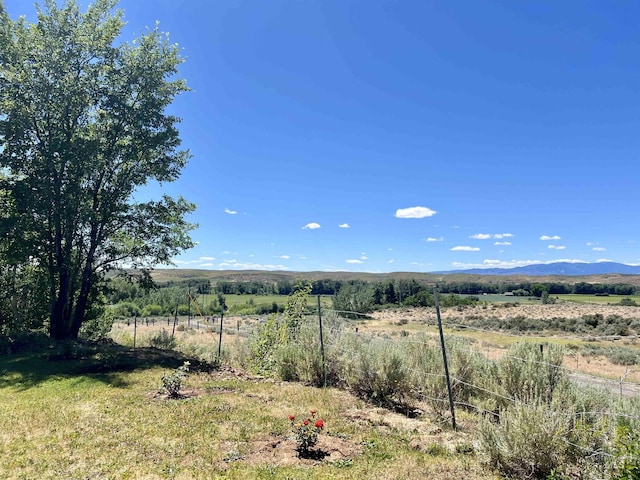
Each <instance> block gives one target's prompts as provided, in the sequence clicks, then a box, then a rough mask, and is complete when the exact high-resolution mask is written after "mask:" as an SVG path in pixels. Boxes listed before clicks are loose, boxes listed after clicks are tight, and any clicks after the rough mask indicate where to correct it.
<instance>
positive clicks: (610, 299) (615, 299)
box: [551, 294, 640, 305]
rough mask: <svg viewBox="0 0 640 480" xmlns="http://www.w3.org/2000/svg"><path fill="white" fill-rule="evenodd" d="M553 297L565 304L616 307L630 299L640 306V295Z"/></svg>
mask: <svg viewBox="0 0 640 480" xmlns="http://www.w3.org/2000/svg"><path fill="white" fill-rule="evenodd" d="M551 297H557V298H558V300H562V301H565V302H575V303H597V304H599V305H616V304H618V303H620V300H622V299H623V298H630V299H631V300H633V301H634V302H636V303H637V304H638V305H640V295H607V296H600V295H580V294H564V295H551Z"/></svg>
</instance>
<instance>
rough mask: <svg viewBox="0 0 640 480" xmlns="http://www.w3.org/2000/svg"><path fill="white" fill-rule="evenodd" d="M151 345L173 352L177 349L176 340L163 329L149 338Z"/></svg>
mask: <svg viewBox="0 0 640 480" xmlns="http://www.w3.org/2000/svg"><path fill="white" fill-rule="evenodd" d="M149 345H150V346H152V347H154V348H162V349H164V350H172V349H174V348H175V347H176V339H175V338H174V337H172V336H171V335H169V332H167V331H166V330H165V329H164V328H163V329H162V330H161V331H160V332H157V333H154V334H153V335H151V337H149Z"/></svg>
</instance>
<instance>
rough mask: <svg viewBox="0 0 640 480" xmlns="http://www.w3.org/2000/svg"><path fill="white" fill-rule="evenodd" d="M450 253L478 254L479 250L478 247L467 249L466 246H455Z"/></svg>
mask: <svg viewBox="0 0 640 480" xmlns="http://www.w3.org/2000/svg"><path fill="white" fill-rule="evenodd" d="M451 251H452V252H478V251H480V249H479V248H478V247H468V246H462V245H460V246H457V247H453V248H452V249H451Z"/></svg>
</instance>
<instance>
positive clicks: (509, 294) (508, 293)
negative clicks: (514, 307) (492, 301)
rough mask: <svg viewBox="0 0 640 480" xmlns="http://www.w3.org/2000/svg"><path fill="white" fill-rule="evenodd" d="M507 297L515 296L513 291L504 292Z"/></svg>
mask: <svg viewBox="0 0 640 480" xmlns="http://www.w3.org/2000/svg"><path fill="white" fill-rule="evenodd" d="M504 295H505V297H513V292H504Z"/></svg>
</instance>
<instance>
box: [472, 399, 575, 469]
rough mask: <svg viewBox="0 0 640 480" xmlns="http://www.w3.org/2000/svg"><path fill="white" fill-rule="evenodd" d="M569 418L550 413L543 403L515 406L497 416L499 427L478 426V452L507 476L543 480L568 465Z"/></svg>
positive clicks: (484, 423) (493, 424)
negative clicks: (539, 479) (540, 479)
mask: <svg viewBox="0 0 640 480" xmlns="http://www.w3.org/2000/svg"><path fill="white" fill-rule="evenodd" d="M570 432H571V417H568V416H566V415H562V414H558V413H557V412H555V411H553V410H550V409H549V406H548V405H547V404H546V403H545V402H536V403H534V404H532V405H527V404H524V403H517V404H515V405H512V406H510V407H508V408H507V409H506V410H504V411H503V412H502V414H501V415H500V421H499V423H498V424H496V423H494V422H491V421H489V420H488V419H484V420H483V421H482V422H481V423H480V452H481V454H482V455H484V457H485V461H486V462H487V463H489V464H490V465H491V466H493V467H494V468H497V469H499V470H500V471H502V472H503V473H505V474H507V475H515V476H517V477H519V478H531V477H533V478H546V477H547V476H549V475H550V474H551V473H552V472H554V471H559V470H561V469H562V467H563V466H564V465H565V463H571V457H572V455H571V448H572V447H571V445H570V444H569V443H567V442H566V441H565V439H566V438H567V437H568V436H569V433H570Z"/></svg>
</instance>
